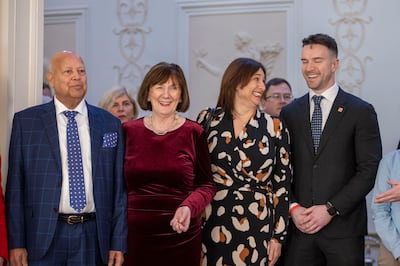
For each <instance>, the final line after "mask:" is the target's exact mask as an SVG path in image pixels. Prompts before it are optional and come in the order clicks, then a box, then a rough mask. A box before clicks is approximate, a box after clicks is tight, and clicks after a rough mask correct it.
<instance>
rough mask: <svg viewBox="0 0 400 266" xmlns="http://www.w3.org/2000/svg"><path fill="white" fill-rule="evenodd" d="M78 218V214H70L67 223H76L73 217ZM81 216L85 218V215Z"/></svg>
mask: <svg viewBox="0 0 400 266" xmlns="http://www.w3.org/2000/svg"><path fill="white" fill-rule="evenodd" d="M76 218H78V216H77V215H70V216H68V217H67V224H74V222H73V219H76ZM81 218H83V217H81ZM81 220H82V219H81Z"/></svg>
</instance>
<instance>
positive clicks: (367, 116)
mask: <svg viewBox="0 0 400 266" xmlns="http://www.w3.org/2000/svg"><path fill="white" fill-rule="evenodd" d="M281 116H282V119H283V120H284V122H285V123H286V125H287V127H288V129H289V133H290V138H291V151H292V166H293V182H292V195H291V196H292V199H291V201H292V202H298V203H300V204H301V205H302V206H304V207H306V208H308V207H311V206H313V205H320V204H326V202H327V201H330V202H332V204H333V205H334V206H335V207H336V208H337V209H338V210H339V212H340V215H339V216H337V217H335V218H334V219H332V221H331V222H330V223H329V224H328V225H327V226H326V227H325V228H323V229H322V230H321V231H320V232H319V233H318V234H320V235H323V236H326V237H339V238H341V237H352V236H353V237H354V236H362V235H365V234H367V209H366V202H365V196H366V195H367V194H368V192H369V191H370V190H371V189H372V187H373V186H374V182H375V176H376V171H377V168H378V164H379V161H380V159H381V157H382V146H381V138H380V133H379V127H378V120H377V116H376V113H375V110H374V108H373V107H372V105H370V104H369V103H367V102H365V101H363V100H361V99H360V98H358V97H356V96H354V95H351V94H349V93H347V92H345V91H343V90H342V89H339V92H338V94H337V96H336V98H335V101H334V103H333V105H332V109H331V111H330V113H329V116H328V119H327V121H326V124H325V126H324V129H323V132H322V135H321V141H320V145H319V149H318V152H317V154H316V155H314V151H313V144H312V137H311V126H310V104H309V94H306V95H304V96H302V97H300V98H299V99H296V100H294V101H293V102H292V103H290V104H289V105H287V106H285V107H284V108H283V110H282V112H281Z"/></svg>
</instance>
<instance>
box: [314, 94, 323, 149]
mask: <svg viewBox="0 0 400 266" xmlns="http://www.w3.org/2000/svg"><path fill="white" fill-rule="evenodd" d="M322 98H324V96H317V95H314V96H313V97H312V99H313V101H314V112H313V114H312V118H311V132H312V140H313V145H314V154H317V151H318V146H319V141H320V138H321V133H322V111H321V106H320V103H321V100H322Z"/></svg>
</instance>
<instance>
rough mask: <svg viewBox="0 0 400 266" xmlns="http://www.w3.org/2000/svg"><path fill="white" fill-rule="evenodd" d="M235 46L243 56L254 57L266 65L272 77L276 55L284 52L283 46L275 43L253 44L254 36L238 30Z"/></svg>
mask: <svg viewBox="0 0 400 266" xmlns="http://www.w3.org/2000/svg"><path fill="white" fill-rule="evenodd" d="M235 37H236V38H235V40H234V42H235V46H236V49H237V50H239V51H240V52H241V53H242V54H243V56H246V57H250V58H253V59H255V60H257V61H259V62H260V63H261V64H263V65H264V67H265V70H266V72H267V73H266V74H267V77H270V76H271V74H272V70H273V68H274V62H275V59H276V57H277V56H278V55H279V54H280V53H281V52H282V50H283V46H282V45H281V44H280V43H279V42H277V43H274V44H270V43H264V44H253V37H252V36H251V34H249V33H247V32H238V33H236V36H235Z"/></svg>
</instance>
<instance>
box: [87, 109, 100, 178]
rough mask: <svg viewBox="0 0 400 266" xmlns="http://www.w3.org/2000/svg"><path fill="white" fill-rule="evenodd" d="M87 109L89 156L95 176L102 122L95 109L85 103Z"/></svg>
mask: <svg viewBox="0 0 400 266" xmlns="http://www.w3.org/2000/svg"><path fill="white" fill-rule="evenodd" d="M86 106H87V108H88V117H89V129H90V143H91V152H92V154H91V156H92V176H93V177H95V176H96V173H95V171H96V169H97V167H96V166H97V161H98V157H99V156H98V155H99V152H100V148H101V145H102V137H103V130H102V121H101V119H100V117H101V115H100V114H98V113H97V111H96V109H95V108H93V106H91V105H90V104H88V103H86Z"/></svg>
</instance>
